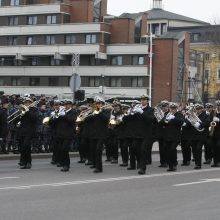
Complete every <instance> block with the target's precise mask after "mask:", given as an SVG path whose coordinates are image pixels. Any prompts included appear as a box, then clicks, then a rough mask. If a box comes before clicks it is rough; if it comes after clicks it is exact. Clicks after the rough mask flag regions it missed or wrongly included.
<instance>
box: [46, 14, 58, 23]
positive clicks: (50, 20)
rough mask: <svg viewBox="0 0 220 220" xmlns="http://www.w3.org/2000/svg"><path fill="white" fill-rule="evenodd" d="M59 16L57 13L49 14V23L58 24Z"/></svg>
mask: <svg viewBox="0 0 220 220" xmlns="http://www.w3.org/2000/svg"><path fill="white" fill-rule="evenodd" d="M56 23H57V16H56V15H48V16H47V24H56Z"/></svg>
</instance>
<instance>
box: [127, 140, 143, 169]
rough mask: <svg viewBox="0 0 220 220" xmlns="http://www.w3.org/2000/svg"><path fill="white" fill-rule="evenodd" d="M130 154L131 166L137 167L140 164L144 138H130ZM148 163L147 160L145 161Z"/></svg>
mask: <svg viewBox="0 0 220 220" xmlns="http://www.w3.org/2000/svg"><path fill="white" fill-rule="evenodd" d="M128 141H129V155H130V167H132V168H136V162H137V166H138V167H139V165H140V155H141V146H142V143H143V139H142V138H129V139H128ZM145 163H146V161H145Z"/></svg>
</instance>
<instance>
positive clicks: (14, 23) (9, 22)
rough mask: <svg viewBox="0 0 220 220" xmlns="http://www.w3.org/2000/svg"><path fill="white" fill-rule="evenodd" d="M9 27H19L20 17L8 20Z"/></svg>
mask: <svg viewBox="0 0 220 220" xmlns="http://www.w3.org/2000/svg"><path fill="white" fill-rule="evenodd" d="M8 25H9V26H13V25H18V17H17V16H12V17H9V18H8Z"/></svg>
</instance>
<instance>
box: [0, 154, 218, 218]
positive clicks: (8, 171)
mask: <svg viewBox="0 0 220 220" xmlns="http://www.w3.org/2000/svg"><path fill="white" fill-rule="evenodd" d="M153 159H154V163H153V164H152V165H151V166H148V170H147V175H144V176H139V175H137V171H127V170H126V169H125V168H121V167H119V166H118V165H111V164H107V163H105V164H104V172H103V173H101V174H94V173H92V170H91V169H89V168H88V167H86V166H85V165H82V164H78V163H77V158H73V159H72V161H71V170H70V172H69V173H62V172H60V171H59V168H57V167H55V166H52V165H50V164H49V160H48V159H47V160H45V159H41V160H34V161H33V167H32V169H31V170H19V169H18V166H17V161H16V160H10V161H0V219H1V220H68V219H74V220H88V219H89V220H110V219H111V220H112V219H114V220H135V219H139V220H148V219H149V220H168V219H169V220H171V219H172V220H174V219H178V220H185V219H187V220H191V219H193V220H194V219H196V220H197V219H199V220H212V219H213V220H214V219H219V216H220V209H219V205H220V195H219V191H220V169H219V168H215V169H214V168H210V166H208V165H206V166H205V165H204V166H203V169H202V170H193V165H191V166H190V167H181V166H179V167H178V171H177V172H175V173H167V172H166V169H164V168H158V167H157V166H158V165H159V162H158V161H157V160H158V156H157V155H154V158H153Z"/></svg>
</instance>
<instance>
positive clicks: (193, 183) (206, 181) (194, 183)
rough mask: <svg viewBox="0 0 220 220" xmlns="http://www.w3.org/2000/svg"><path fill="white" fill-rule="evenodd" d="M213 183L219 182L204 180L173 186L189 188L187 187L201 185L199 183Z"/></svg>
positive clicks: (219, 180)
mask: <svg viewBox="0 0 220 220" xmlns="http://www.w3.org/2000/svg"><path fill="white" fill-rule="evenodd" d="M213 182H220V179H219V178H216V179H204V180H201V181H197V182H189V183H180V184H175V185H173V186H189V185H196V184H201V183H213Z"/></svg>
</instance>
